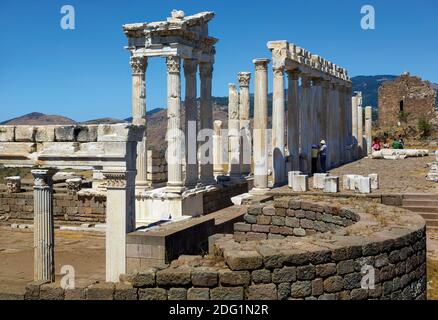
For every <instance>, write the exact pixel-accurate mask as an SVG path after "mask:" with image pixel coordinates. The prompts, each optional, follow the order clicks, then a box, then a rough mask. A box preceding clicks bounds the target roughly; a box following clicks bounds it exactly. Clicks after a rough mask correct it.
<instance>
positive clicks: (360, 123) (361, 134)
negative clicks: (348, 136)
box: [357, 98, 364, 158]
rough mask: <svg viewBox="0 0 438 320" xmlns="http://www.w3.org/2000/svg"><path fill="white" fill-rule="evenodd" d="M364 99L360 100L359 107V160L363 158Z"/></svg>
mask: <svg viewBox="0 0 438 320" xmlns="http://www.w3.org/2000/svg"><path fill="white" fill-rule="evenodd" d="M361 100H362V99H361V98H359V102H358V106H357V152H358V155H359V158H362V157H363V154H364V150H363V109H362V101H361Z"/></svg>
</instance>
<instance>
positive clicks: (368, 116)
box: [365, 106, 373, 156]
mask: <svg viewBox="0 0 438 320" xmlns="http://www.w3.org/2000/svg"><path fill="white" fill-rule="evenodd" d="M372 129H373V108H372V107H370V106H368V107H366V108H365V141H366V144H367V146H366V147H367V148H366V149H367V155H368V156H369V155H371V153H372V143H373V137H372Z"/></svg>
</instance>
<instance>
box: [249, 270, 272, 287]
mask: <svg viewBox="0 0 438 320" xmlns="http://www.w3.org/2000/svg"><path fill="white" fill-rule="evenodd" d="M251 280H252V282H253V283H255V284H259V283H271V281H272V277H271V272H270V271H269V270H266V269H262V270H254V271H253V272H252V273H251Z"/></svg>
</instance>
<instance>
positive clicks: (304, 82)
mask: <svg viewBox="0 0 438 320" xmlns="http://www.w3.org/2000/svg"><path fill="white" fill-rule="evenodd" d="M310 95H311V80H310V78H309V77H308V76H306V75H302V76H301V96H300V98H301V101H300V108H301V110H300V171H301V172H303V173H310V168H311V161H312V158H311V147H312V138H313V137H312V132H311V130H310V125H311V123H310V122H311V114H310V112H311V108H310V103H309V102H310V98H311V97H310Z"/></svg>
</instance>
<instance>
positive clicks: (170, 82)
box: [167, 56, 184, 193]
mask: <svg viewBox="0 0 438 320" xmlns="http://www.w3.org/2000/svg"><path fill="white" fill-rule="evenodd" d="M180 62H181V59H180V57H178V56H170V57H168V58H167V143H168V147H167V165H168V182H167V189H168V191H169V192H176V193H180V192H182V191H183V189H184V188H183V177H182V148H181V146H182V144H183V139H182V138H183V137H182V131H181V130H182V128H181V74H180V71H181V66H180Z"/></svg>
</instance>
